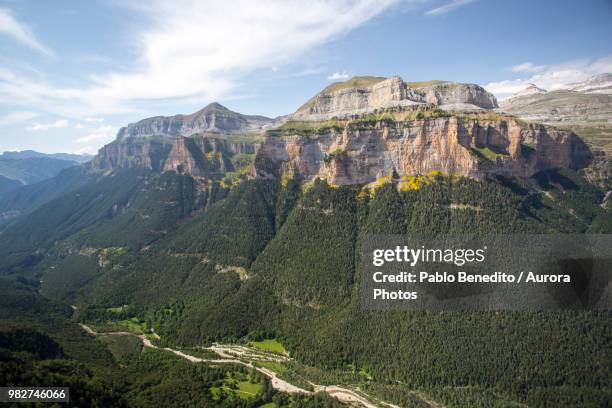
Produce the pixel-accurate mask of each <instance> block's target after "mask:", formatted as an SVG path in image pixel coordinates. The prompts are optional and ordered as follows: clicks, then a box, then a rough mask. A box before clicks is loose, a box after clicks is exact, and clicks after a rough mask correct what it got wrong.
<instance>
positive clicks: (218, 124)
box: [117, 102, 274, 140]
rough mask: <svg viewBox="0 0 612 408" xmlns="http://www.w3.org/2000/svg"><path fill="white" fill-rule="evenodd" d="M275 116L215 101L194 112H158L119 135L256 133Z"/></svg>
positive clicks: (123, 136)
mask: <svg viewBox="0 0 612 408" xmlns="http://www.w3.org/2000/svg"><path fill="white" fill-rule="evenodd" d="M273 122H274V120H273V119H270V118H266V117H264V116H253V115H243V114H240V113H237V112H234V111H231V110H229V109H227V108H226V107H225V106H223V105H221V104H219V103H216V102H215V103H211V104H209V105H207V106H205V107H204V108H202V109H201V110H199V111H197V112H195V113H192V114H190V115H174V116H156V117H153V118H147V119H143V120H141V121H139V122H136V123H130V124H129V125H127V126H125V127H122V128H121V129H119V132H118V134H117V139H119V140H121V139H126V138H130V137H148V136H192V135H193V134H196V133H209V132H210V133H221V134H226V133H252V132H258V131H260V130H261V129H262V128H263V127H265V126H270V125H271V124H272V123H273Z"/></svg>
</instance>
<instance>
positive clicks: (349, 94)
mask: <svg viewBox="0 0 612 408" xmlns="http://www.w3.org/2000/svg"><path fill="white" fill-rule="evenodd" d="M426 104H433V105H437V106H440V107H442V108H445V109H461V110H470V109H493V108H496V107H497V100H496V99H495V97H494V96H493V95H491V94H490V93H488V92H487V91H485V90H484V89H483V88H481V87H480V86H478V85H474V84H461V83H457V82H445V81H429V82H420V83H419V82H412V83H410V82H404V81H403V80H402V79H401V78H400V77H391V78H382V77H354V78H352V79H350V80H349V81H346V82H342V83H335V84H332V85H330V86H328V87H327V88H325V89H324V90H323V91H321V92H320V93H318V94H317V95H315V96H314V97H313V98H311V99H310V100H309V101H308V102H306V104H304V105H303V106H302V107H300V108H299V109H298V110H297V111H296V112H295V113H294V114H293V115H292V116H291V118H290V119H291V120H315V121H316V120H325V119H330V118H332V117H340V118H342V117H346V116H350V115H356V114H364V113H368V112H373V111H375V110H380V109H388V108H395V107H406V106H415V105H416V106H418V105H426Z"/></svg>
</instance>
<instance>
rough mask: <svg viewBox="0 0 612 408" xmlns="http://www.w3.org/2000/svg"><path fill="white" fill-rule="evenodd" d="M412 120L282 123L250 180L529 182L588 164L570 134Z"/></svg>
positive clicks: (461, 117) (436, 115)
mask: <svg viewBox="0 0 612 408" xmlns="http://www.w3.org/2000/svg"><path fill="white" fill-rule="evenodd" d="M414 112H415V111H411V112H408V113H402V112H401V111H400V112H395V113H394V114H393V115H391V116H389V114H385V115H382V116H380V117H378V118H375V117H373V115H368V116H365V117H361V118H357V119H351V120H346V121H328V122H324V123H320V124H311V125H310V126H308V127H305V124H304V122H288V123H286V124H285V125H284V126H283V127H282V128H281V129H279V130H277V131H270V132H268V137H267V138H266V141H265V142H264V143H263V145H262V147H261V148H260V150H259V152H258V156H257V160H256V166H257V168H256V171H257V174H258V175H259V176H262V177H269V176H270V175H272V174H275V175H276V176H278V175H280V176H282V175H283V174H289V173H299V174H300V175H301V176H302V177H304V178H305V179H306V180H308V179H312V178H315V177H320V178H323V179H326V180H327V181H328V182H329V183H331V184H362V183H370V182H372V181H375V180H376V179H377V178H380V177H385V176H389V175H391V174H393V173H397V174H398V175H399V176H403V175H418V174H427V173H429V172H430V171H432V170H438V171H442V172H443V173H446V174H461V175H464V176H468V177H476V178H480V177H483V176H485V175H487V174H505V175H513V176H524V177H528V176H531V175H533V174H534V173H536V172H538V171H540V170H543V169H548V168H572V169H576V168H581V167H583V166H585V165H587V164H588V163H589V162H590V161H591V160H592V155H591V153H590V151H589V149H588V148H587V147H586V146H585V145H584V143H583V142H582V141H581V140H580V138H578V137H577V136H576V135H575V134H573V133H572V132H570V131H565V130H558V129H555V128H551V127H547V126H544V125H537V124H526V123H524V122H521V121H518V120H516V119H515V118H513V117H508V116H501V115H495V114H492V113H482V114H475V113H471V114H455V115H448V114H444V113H443V112H441V111H439V110H437V109H433V110H431V109H430V110H425V111H424V112H423V111H420V110H419V112H421V113H419V112H416V114H415V113H414ZM292 126H293V127H292Z"/></svg>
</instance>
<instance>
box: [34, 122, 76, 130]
mask: <svg viewBox="0 0 612 408" xmlns="http://www.w3.org/2000/svg"><path fill="white" fill-rule="evenodd" d="M69 124H70V122H68V120H66V119H59V120H56V121H55V122H52V123H34V124H33V125H32V126H30V127H29V128H28V130H43V131H46V130H49V129H59V128H67V127H68V125H69Z"/></svg>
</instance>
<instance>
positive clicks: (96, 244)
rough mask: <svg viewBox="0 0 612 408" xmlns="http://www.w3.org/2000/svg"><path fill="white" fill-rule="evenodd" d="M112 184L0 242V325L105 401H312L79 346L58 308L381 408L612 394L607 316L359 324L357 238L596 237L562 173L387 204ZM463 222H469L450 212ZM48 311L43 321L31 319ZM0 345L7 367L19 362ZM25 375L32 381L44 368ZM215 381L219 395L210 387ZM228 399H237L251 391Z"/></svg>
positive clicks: (346, 191) (282, 187)
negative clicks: (111, 384)
mask: <svg viewBox="0 0 612 408" xmlns="http://www.w3.org/2000/svg"><path fill="white" fill-rule="evenodd" d="M496 154H499V153H496ZM483 155H484V153H483ZM113 177H115V180H114V182H113V183H111V182H107V181H105V180H101V181H100V182H99V183H96V184H95V185H88V186H87V187H86V188H83V189H79V192H78V195H79V197H76V196H75V194H73V193H71V194H69V195H67V196H64V197H62V199H58V200H56V201H53V202H51V203H49V204H47V205H45V206H43V207H42V208H40V209H39V210H36V211H34V212H33V213H32V214H31V216H30V217H28V219H24V220H23V221H21V222H19V223H17V224H15V225H14V226H12V227H11V228H9V229H7V230H6V232H5V233H4V234H2V235H0V259H2V261H1V262H0V271H1V272H0V273H1V274H2V275H3V276H4V277H5V278H6V279H5V280H6V281H7V282H9V283H10V285H8V286H6V285H0V289H1V290H3V292H0V311H2V310H6V311H5V312H2V313H3V314H0V318H2V317H4V318H5V319H6V318H7V316H13V317H14V316H19V319H20V322H21V325H22V326H27V327H25V328H27V329H34V330H37V331H39V332H41V333H42V334H44V335H46V336H48V337H49V338H51V339H52V340H53V341H54V342H55V343H57V344H58V345H59V346H60V347H61V349H62V352H63V355H64V356H69V359H70V360H71V361H72V362H71V363H70V364H73V363H74V364H77V365H78V364H84V365H85V366H86V367H92V368H91V376H90V377H86V378H89V379H91V381H92V382H94V383H95V381H98V383H101V384H106V383H104V381H106V380H105V379H106V378H112V375H115V374H114V373H116V370H117V367H118V366H121V367H123V368H122V369H121V370H120V372H121V374H120V375H119V376H118V377H117V378H116V379H115V380H114V381H118V383H117V384H118V386H117V387H115V388H113V389H117V390H120V391H118V393H120V396H121V398H123V399H124V400H125V401H128V402H129V403H130V404H132V405H133V406H144V405H147V404H148V405H149V406H151V405H154V406H157V405H162V404H164V403H167V401H172V400H173V399H175V400H177V401H178V400H180V401H185V404H184V405H189V404H192V405H195V404H200V405H204V406H207V405H209V406H210V405H213V406H214V404H218V405H220V406H253V407H255V406H260V405H263V404H264V403H269V402H274V403H275V404H276V406H279V407H282V406H287V405H288V404H293V406H307V405H299V404H315V403H327V402H322V401H326V400H325V399H324V397H322V396H311V397H289V396H286V395H282V394H276V395H272V394H273V393H272V391H269V390H268V389H267V388H266V387H267V386H266V385H264V384H267V382H261V381H254V382H253V381H252V380H245V379H243V378H241V377H240V376H241V375H242V374H237V373H236V370H239V368H238V367H235V369H234V367H232V368H228V367H216V368H215V367H207V366H206V365H205V364H201V365H200V364H195V365H194V364H188V363H187V362H183V361H180V360H177V357H176V356H173V355H167V354H170V353H161V352H151V351H145V352H142V353H139V352H136V350H135V348H134V347H132V345H130V344H123V343H120V342H119V340H115V339H113V340H112V341H109V340H106V339H105V340H103V339H97V338H96V339H92V338H90V337H89V336H87V335H85V334H84V333H83V332H82V331H80V330H79V329H78V327H76V325H74V323H73V322H71V321H70V318H71V315H72V313H73V312H72V310H71V309H70V307H69V306H67V305H69V304H76V305H78V306H79V308H78V310H77V311H76V312H75V317H74V319H75V320H78V321H82V322H88V323H92V324H93V325H94V326H96V324H97V325H102V324H111V325H115V324H118V325H125V324H127V323H126V322H133V323H134V324H138V325H142V326H141V328H140V330H143V329H148V328H153V329H154V330H155V332H156V333H158V334H159V335H160V336H161V337H162V339H161V340H160V344H164V345H173V346H175V347H179V346H183V347H184V348H183V349H184V350H185V352H186V353H190V350H192V348H194V347H196V346H200V345H202V344H210V343H211V342H213V341H223V342H232V343H238V344H240V343H244V342H246V341H253V342H262V341H263V340H264V339H268V342H267V344H268V345H269V344H270V343H271V341H270V339H272V338H276V339H282V347H283V349H286V350H287V351H289V352H290V354H291V356H292V357H294V358H295V360H296V361H294V362H292V363H284V362H283V363H272V362H259V363H258V364H261V365H262V366H268V367H269V368H270V369H272V370H274V371H278V372H279V374H280V375H281V376H282V377H283V378H286V379H290V380H291V382H292V383H294V384H296V385H301V384H304V386H305V387H307V386H308V381H314V382H317V383H320V384H334V383H335V384H351V385H355V386H359V387H363V388H362V389H364V390H372V392H373V393H375V395H376V396H377V397H379V398H383V399H385V400H389V401H395V403H397V404H406V405H409V406H410V404H412V405H416V406H419V405H418V404H421V405H423V404H424V403H423V401H424V400H431V401H434V402H435V403H437V404H441V405H445V406H449V407H465V406H495V404H498V405H510V404H524V405H528V406H533V407H543V406H577V405H586V406H605V404H606V401H609V400H610V398H611V395H610V389H609V387H608V385H607V384H609V383H610V378H611V374H612V373H611V368H610V367H612V361H610V355H609V353H608V352H607V351H608V350H609V347H610V340H609V338H610V336H609V327H610V319H612V315H611V314H610V313H609V312H604V311H600V312H578V311H576V312H564V313H550V312H549V313H544V312H540V313H535V312H530V313H527V312H525V313H518V312H503V311H502V312H495V313H494V312H490V313H489V312H469V313H468V312H444V313H433V312H405V311H376V312H373V311H365V310H362V309H360V307H359V302H358V290H359V285H360V271H361V268H360V260H359V256H358V248H359V247H360V245H361V240H362V239H363V237H364V235H365V234H372V233H381V234H390V233H397V234H410V233H421V234H441V233H450V234H460V233H465V232H469V233H477V234H478V233H481V234H482V233H491V232H495V233H553V232H562V233H565V232H567V233H575V232H603V233H610V232H612V230H610V228H612V225H611V223H610V222H609V220H610V218H611V214H610V210H606V209H604V208H602V207H601V206H600V205H599V204H600V203H601V200H602V199H603V196H604V194H603V191H601V190H600V189H598V188H596V187H594V186H592V185H590V184H588V183H587V182H586V181H585V180H584V178H583V177H582V176H581V175H580V174H578V173H575V172H571V171H552V170H551V171H546V172H541V173H539V174H537V175H536V177H534V178H532V179H515V178H509V177H496V178H490V179H484V180H472V179H465V178H461V177H445V176H443V175H440V174H434V175H432V176H431V177H426V178H424V179H422V180H421V179H416V178H415V179H414V180H411V179H407V180H401V179H398V180H397V184H399V183H405V184H410V183H412V184H414V185H415V186H418V188H406V189H400V191H398V188H397V185H395V182H391V183H384V184H382V185H381V186H380V187H379V188H378V189H377V190H376V193H375V194H372V195H361V196H360V192H361V191H362V188H361V187H362V186H341V187H339V188H331V187H330V186H329V185H327V183H325V182H324V181H320V180H319V181H316V182H314V183H313V184H312V186H311V187H310V188H308V189H303V188H302V185H301V183H300V181H299V176H296V177H295V178H291V179H288V180H284V182H283V183H281V181H280V180H278V181H277V180H263V179H259V180H248V181H245V182H243V183H241V184H240V185H238V186H236V187H235V188H233V189H232V190H231V191H230V192H226V193H225V194H227V195H226V196H225V195H221V194H220V193H219V194H220V195H219V196H217V197H216V198H214V199H213V198H210V197H209V198H208V199H206V200H201V199H200V198H201V197H200V196H198V195H197V194H196V191H197V189H196V187H195V185H194V184H195V180H194V179H192V178H191V177H188V176H185V175H182V176H179V175H175V174H174V175H173V174H165V175H161V176H160V175H143V174H138V173H125V174H123V173H119V174H117V175H115V176H113ZM425 181H426V182H425ZM117 182H121V183H117ZM207 194H212V190H207ZM128 202H129V203H130V205H129V206H128V205H127V204H126V203H128ZM118 203H119V204H118ZM169 203H172V204H169ZM175 203H179V204H175ZM115 204H118V207H115ZM114 208H115V209H114ZM472 208H478V211H466V209H472ZM100 214H104V216H101V215H100ZM141 215H146V216H149V218H146V217H144V218H143V217H141ZM150 230H157V231H159V230H163V231H164V232H163V233H155V234H153V233H151V232H150ZM108 248H126V249H125V250H122V251H116V250H111V251H108V250H107V251H106V252H104V251H103V249H108ZM103 253H106V255H105V256H106V258H104V257H103V258H104V259H102V261H103V262H100V261H101V259H100V255H101V254H103ZM42 254H44V256H43V255H42ZM228 267H240V268H244V270H245V271H247V273H248V279H246V280H240V279H239V276H238V275H237V274H234V273H220V272H219V271H220V270H223V269H224V268H228ZM40 280H42V281H43V282H42V285H41V284H40ZM5 286H6V287H8V289H4V288H5ZM39 287H40V292H39V291H38V288H39ZM41 293H42V294H44V295H46V296H49V297H50V298H53V299H56V300H59V301H52V300H49V299H47V298H44V297H43V296H41ZM60 301H61V302H63V303H60ZM68 302H70V303H68ZM122 305H129V306H128V307H127V308H124V307H123V306H122ZM49 314H53V315H54V316H55V317H54V318H53V319H51V320H50V321H49V322H47V323H45V324H44V325H43V324H41V323H39V322H38V321H39V320H38V319H39V317H37V315H41V316H44V315H49ZM134 319H135V320H134ZM48 328H52V329H48ZM52 332H53V333H52ZM56 332H58V333H56ZM253 333H255V334H256V335H253V336H251V334H253ZM264 334H265V335H264ZM32 338H34V339H36V336H35V335H33V336H32ZM39 341H44V340H41V339H40V338H39V339H38V340H35V341H34V342H33V343H34V344H36V343H37V342H39ZM105 342H107V343H105ZM20 343H26V342H20ZM263 343H264V344H265V343H266V342H263ZM11 347H12V349H11V351H10V353H11V356H12V357H11V358H16V356H15V355H14V354H17V353H20V352H22V351H19V350H22V349H24V348H25V346H23V347H22V346H19V347H20V348H19V347H17V346H11ZM27 347H30V346H27ZM273 347H278V346H277V345H274V346H273ZM26 350H31V351H28V353H30V354H32V355H33V356H35V355H36V350H37V349H36V348H32V347H30V348H26ZM193 350H194V351H195V350H197V349H193ZM195 352H197V351H195ZM60 359H64V357H60ZM32 361H33V362H32V365H31V366H30V367H32V370H34V371H38V370H42V368H43V367H42V366H41V365H40V364H42V363H40V361H43V362H44V361H46V360H37V357H32ZM15 367H17V365H16V366H15ZM70 370H73V372H77V371H74V370H78V369H77V368H74V367H73V368H71V369H70ZM227 371H232V374H230V375H231V378H232V379H235V381H232V382H231V383H232V385H230V384H229V383H228V384H226V385H224V384H225V381H226V379H227V378H228V376H227ZM111 374H112V375H111ZM244 375H250V374H249V373H248V372H246V373H245V374H244ZM185 378H188V379H189V380H188V381H185ZM191 379H193V381H191ZM94 380H95V381H94ZM218 381H221V383H218ZM241 381H249V384H260V385H261V387H262V388H261V392H260V393H259V392H258V393H256V394H258V396H257V397H255V398H253V399H244V398H241V397H240V395H239V393H237V392H235V391H234V390H232V391H231V392H232V393H233V395H232V394H231V393H230V392H229V391H228V390H225V389H224V388H223V387H229V388H232V387H233V386H235V387H236V390H239V389H240V385H239V383H240V382H241ZM211 387H213V388H212V389H213V390H214V389H215V388H214V387H217V388H218V389H219V391H218V392H217V391H214V393H215V394H216V395H213V392H212V391H209V390H210V389H211ZM242 387H243V396H246V394H245V393H246V392H251V391H252V390H253V389H251V391H247V390H246V388H244V387H246V384H243V385H242ZM101 389H102V390H104V389H107V388H104V387H102V388H101ZM226 391H227V393H226ZM96 395H98V394H96ZM181 395H182V396H181ZM103 397H104V393H102V394H101V395H100V396H99V398H103ZM214 397H215V398H218V399H217V400H215V399H214ZM96 398H98V397H96ZM104 398H105V397H104ZM181 398H190V399H188V400H185V399H181ZM222 404H225V405H222ZM232 404H233V405H232ZM237 404H251V405H237ZM330 404H333V402H330ZM332 406H333V405H332Z"/></svg>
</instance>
